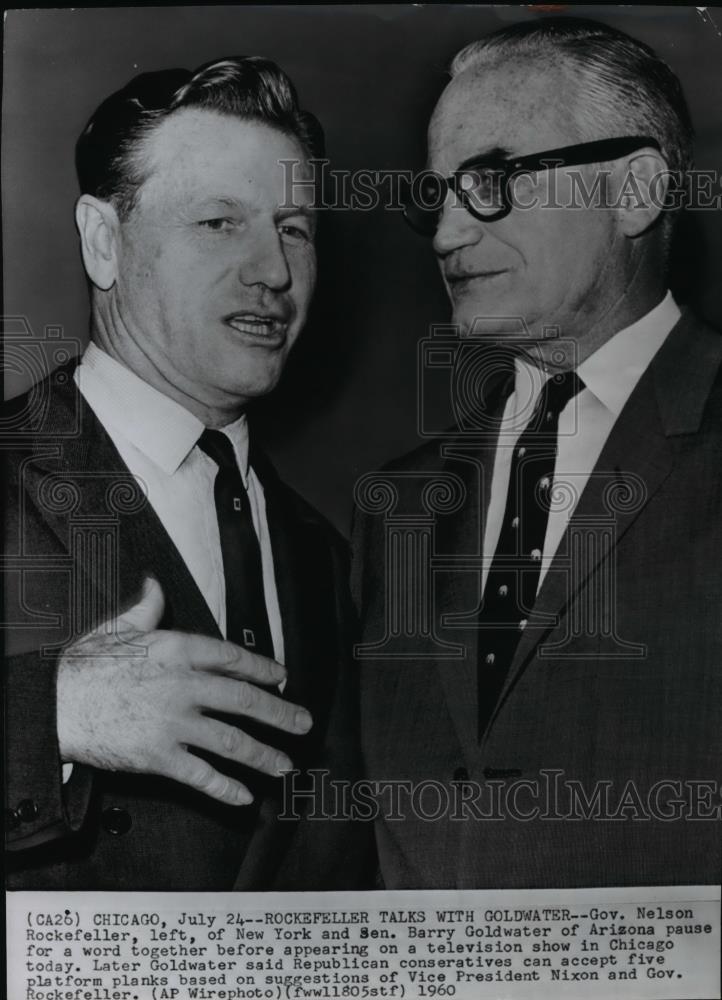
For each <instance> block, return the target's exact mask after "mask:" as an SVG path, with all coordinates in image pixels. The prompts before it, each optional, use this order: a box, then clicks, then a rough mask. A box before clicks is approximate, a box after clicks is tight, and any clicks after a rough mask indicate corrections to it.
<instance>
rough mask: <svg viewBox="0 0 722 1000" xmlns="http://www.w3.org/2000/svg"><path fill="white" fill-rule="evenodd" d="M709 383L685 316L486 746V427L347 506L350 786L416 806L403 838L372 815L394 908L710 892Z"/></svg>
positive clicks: (585, 503) (716, 587)
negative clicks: (352, 632)
mask: <svg viewBox="0 0 722 1000" xmlns="http://www.w3.org/2000/svg"><path fill="white" fill-rule="evenodd" d="M721 360H722V337H720V335H719V334H718V333H717V332H716V331H714V330H711V329H709V328H708V327H706V326H703V325H701V324H700V323H699V322H697V321H695V319H693V318H692V317H690V316H689V315H685V316H683V317H682V319H681V320H680V321H679V323H678V324H677V325H676V327H675V328H674V330H673V331H672V332H671V333H670V335H669V337H668V338H667V340H666V341H665V343H664V344H663V346H662V347H661V349H660V350H659V352H658V353H657V355H656V356H655V358H654V359H653V361H652V363H651V365H650V367H649V368H648V369H647V371H646V372H645V373H644V375H643V376H642V378H641V379H640V381H639V383H638V384H637V386H636V388H635V390H634V392H633V394H632V395H631V397H630V399H629V400H628V402H627V405H626V406H625V408H624V410H623V411H622V413H621V414H620V416H619V419H618V420H617V422H616V424H615V426H614V428H613V430H612V432H611V435H610V437H609V439H608V440H607V442H606V445H605V447H604V449H603V451H602V453H601V455H600V457H599V460H598V463H597V465H596V467H595V470H594V472H593V474H592V476H591V477H590V479H589V482H588V484H587V486H586V489H585V490H584V492H583V494H582V496H581V498H580V500H579V503H578V505H577V507H576V510H575V512H574V515H573V518H572V520H571V522H570V526H569V528H568V530H567V532H566V534H565V536H564V538H563V539H562V542H561V544H560V547H559V550H558V551H557V554H556V556H555V559H554V561H553V564H552V566H551V567H550V569H549V572H548V574H547V575H546V577H545V579H544V581H543V584H542V586H541V588H540V590H539V593H538V595H537V599H536V603H535V606H534V609H533V612H532V614H531V616H530V618H529V622H528V625H527V626H526V628H525V629H524V631H523V633H522V636H521V639H520V642H519V645H518V648H517V650H516V653H515V655H514V658H513V662H512V664H511V668H510V671H509V674H508V676H507V679H506V683H505V684H504V687H503V690H502V692H501V694H500V696H499V698H498V700H497V702H496V706H495V709H494V711H493V714H492V717H491V720H490V722H489V724H488V726H487V727H486V731H485V732H484V733H483V735H482V737H481V739H480V738H479V734H478V730H477V663H478V662H479V660H480V659H481V660H482V662H483V657H484V633H483V632H482V631H480V630H479V628H478V617H479V614H478V609H479V606H480V600H481V594H480V579H481V572H480V565H481V562H480V558H479V557H480V555H481V552H482V548H481V544H482V539H483V536H484V520H485V516H486V510H487V507H488V504H489V495H490V487H491V473H492V468H493V459H494V451H495V446H496V435H495V434H494V432H493V426H492V430H491V432H490V433H489V434H487V435H486V437H485V438H480V436H479V435H478V434H477V435H476V436H474V435H471V436H470V435H468V434H467V435H463V434H458V435H457V436H456V437H453V438H451V439H450V440H447V441H446V442H442V443H438V442H434V443H432V444H427V445H424V446H423V447H421V448H420V449H419V450H417V451H416V452H414V453H412V454H410V455H408V456H406V457H405V458H403V459H401V460H400V461H399V462H395V463H392V464H391V465H390V466H389V467H388V468H387V469H386V470H385V472H384V473H383V474H381V475H380V476H379V477H377V478H376V479H375V480H369V481H368V483H367V484H366V486H367V489H366V490H364V489H363V484H361V488H359V489H357V495H358V496H360V497H361V500H362V506H363V508H365V509H364V510H363V511H362V512H360V513H359V514H358V515H357V519H356V526H355V532H354V541H353V559H354V565H353V579H354V587H353V589H354V590H355V596H356V599H357V601H358V604H359V607H360V610H361V614H362V617H363V623H362V629H363V642H362V645H361V647H360V648H359V661H360V665H361V688H362V694H361V699H362V701H361V705H362V709H361V712H362V743H363V748H364V755H365V761H366V767H367V771H368V775H369V777H370V778H371V779H372V780H375V781H380V780H389V779H390V780H394V781H399V782H406V783H409V782H411V783H415V787H416V788H417V798H416V800H415V801H412V802H410V801H409V797H408V792H407V793H404V794H405V795H406V799H405V802H406V806H405V808H404V807H402V812H404V816H405V818H404V819H403V820H399V819H398V818H396V819H391V818H389V812H390V809H389V805H388V803H389V798H388V795H387V797H386V799H383V798H382V799H380V800H379V804H380V812H381V816H380V818H379V820H378V823H377V840H378V848H379V852H380V864H381V872H382V875H383V878H384V881H385V883H386V885H387V887H389V888H416V887H429V888H452V887H458V888H483V887H500V888H505V887H509V888H512V887H545V886H548V887H556V886H592V885H624V884H667V883H670V884H675V883H680V884H684V883H690V884H691V883H717V882H718V881H719V880H720V876H721V874H722V866H721V862H720V845H721V843H722V837H721V829H722V828H721V826H720V822H719V820H720V798H721V797H720V775H721V774H722V615H721V614H720V611H721V608H720V595H721V594H722V516H721V515H722V504H721V502H720V501H721V499H722V498H721V493H722V474H721V471H720V470H721V469H722V380H721V379H720V361H721ZM499 416H500V414H499V412H498V410H497V412H496V415H495V419H496V420H497V422H498V419H499ZM493 419H494V414H492V423H493ZM433 484H435V485H433ZM424 487H426V492H424ZM434 496H436V500H434ZM379 511H380V512H379ZM429 511H431V513H429ZM414 517H415V520H414ZM399 553H401V555H399ZM394 560H396V561H395V562H394ZM411 566H415V570H414V573H413V581H410V570H409V567H411ZM404 574H406V576H405V575H404ZM412 587H413V588H415V590H414V589H412ZM400 596H403V598H404V601H401V600H400ZM404 602H405V603H404ZM390 608H391V610H390ZM414 616H416V617H414ZM424 782H426V783H427V785H426V786H425V787H426V790H425V791H424V792H423V794H422V792H421V791H419V789H423V787H424V786H423V783H424ZM429 782H431V783H433V784H431V785H430V784H428V783H429ZM694 782H701V783H702V784H697V785H695V784H694ZM399 787H401V786H399ZM406 787H407V788H411V787H412V786H411V785H407V786H406ZM445 796H447V798H446V799H445V798H444V797H445ZM402 801H404V800H403V799H402ZM423 813H425V814H426V815H425V818H424V816H423V815H420V814H423Z"/></svg>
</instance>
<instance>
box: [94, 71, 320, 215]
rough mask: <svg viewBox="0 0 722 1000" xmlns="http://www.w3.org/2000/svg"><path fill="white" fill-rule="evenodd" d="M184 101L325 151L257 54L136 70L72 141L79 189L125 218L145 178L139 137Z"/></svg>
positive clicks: (286, 83)
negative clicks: (196, 65) (184, 66)
mask: <svg viewBox="0 0 722 1000" xmlns="http://www.w3.org/2000/svg"><path fill="white" fill-rule="evenodd" d="M182 108H204V109H206V110H209V111H217V112H219V113H220V114H224V115H230V116H233V117H236V118H239V119H241V120H243V121H251V122H261V123H263V124H266V125H269V126H271V127H272V128H275V129H278V130H279V131H281V132H283V133H284V134H286V135H289V136H291V137H293V138H295V139H296V140H297V141H298V142H299V144H300V145H301V147H302V149H303V150H304V152H305V153H306V155H307V156H309V158H322V157H323V155H324V136H323V129H322V128H321V125H320V123H319V122H318V120H317V119H316V118H315V117H314V115H312V114H311V113H310V112H309V111H304V110H303V109H301V108H300V107H299V104H298V98H297V95H296V89H295V87H294V86H293V83H292V82H291V80H290V79H289V77H288V76H286V74H285V73H284V72H283V70H281V69H280V68H279V67H278V66H277V65H276V63H274V62H272V61H271V60H270V59H264V58H262V57H261V56H232V57H229V58H226V59H217V60H215V61H213V62H209V63H205V64H204V65H203V66H201V67H199V68H198V69H197V70H195V71H190V70H186V69H169V70H160V71H158V72H155V73H141V74H140V75H139V76H136V77H134V78H133V79H132V80H131V81H130V83H128V84H126V86H125V87H123V88H122V90H119V91H117V92H116V93H114V94H112V95H111V96H110V97H108V98H107V99H106V100H105V101H103V103H102V104H101V105H100V107H99V108H98V109H97V110H96V111H95V113H94V114H93V115H92V117H91V118H90V121H89V122H88V124H87V125H86V126H85V128H84V129H83V131H82V133H81V135H80V138H79V139H78V141H77V144H76V147H75V167H76V170H77V174H78V182H79V184H80V190H81V192H82V193H83V194H91V195H93V196H94V197H96V198H101V199H103V200H104V201H111V202H112V203H113V204H114V205H115V208H116V211H117V212H118V215H119V217H120V218H121V219H125V218H127V216H128V214H129V213H130V212H131V210H132V208H133V206H134V204H135V202H136V198H137V194H138V189H139V188H140V186H141V185H142V184H143V182H144V181H145V180H146V178H147V168H146V167H145V165H144V163H143V159H142V156H141V152H142V144H143V140H144V139H145V138H146V137H147V136H148V135H150V133H151V132H152V131H153V130H154V129H155V128H157V126H158V125H159V124H160V123H161V122H162V121H163V120H164V119H165V118H167V117H169V115H172V114H173V113H174V112H176V111H179V110H181V109H182Z"/></svg>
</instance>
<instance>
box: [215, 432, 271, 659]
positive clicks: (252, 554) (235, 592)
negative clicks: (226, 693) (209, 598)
mask: <svg viewBox="0 0 722 1000" xmlns="http://www.w3.org/2000/svg"><path fill="white" fill-rule="evenodd" d="M198 446H199V447H200V448H201V449H202V450H203V451H204V452H205V453H206V455H208V456H209V457H210V458H212V459H213V461H214V462H215V463H216V465H217V466H218V472H217V474H216V480H215V486H214V496H215V501H216V516H217V517H218V531H219V534H220V539H221V552H222V555H223V575H224V577H225V581H226V637H227V638H228V639H230V640H231V642H235V643H237V644H238V645H239V646H245V647H246V649H250V650H252V651H253V652H254V653H260V654H261V655H262V656H269V657H272V656H273V641H272V639H271V629H270V626H269V624H268V612H267V610H266V601H265V597H264V591H263V567H262V563H261V547H260V545H259V543H258V536H257V535H256V531H255V528H254V527H253V518H252V517H251V505H250V502H249V500H248V493H247V492H246V488H245V486H244V485H243V479H242V478H241V473H240V470H239V468H238V464H237V462H236V456H235V453H234V451H233V445H232V444H231V442H230V440H229V439H228V438H227V437H226V435H225V434H223V433H222V432H221V431H212V430H208V429H207V428H206V430H204V431H203V433H202V434H201V436H200V438H199V440H198Z"/></svg>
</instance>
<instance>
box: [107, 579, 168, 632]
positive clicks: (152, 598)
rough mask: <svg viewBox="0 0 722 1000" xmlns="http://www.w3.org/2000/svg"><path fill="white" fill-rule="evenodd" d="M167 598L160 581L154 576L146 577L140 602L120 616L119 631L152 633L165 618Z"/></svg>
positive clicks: (118, 620) (117, 621)
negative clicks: (164, 595)
mask: <svg viewBox="0 0 722 1000" xmlns="http://www.w3.org/2000/svg"><path fill="white" fill-rule="evenodd" d="M164 607H165V598H164V597H163V591H162V590H161V586H160V584H159V583H158V581H157V580H156V579H155V577H153V576H146V578H145V579H144V580H143V589H142V591H141V595H140V600H139V601H138V602H137V604H134V605H133V606H132V607H131V608H128V610H127V611H124V612H123V613H122V614H120V615H118V617H117V618H116V625H117V627H118V629H120V630H123V629H133V630H137V631H138V632H152V631H153V629H154V628H156V627H157V626H158V623H159V622H160V620H161V618H162V617H163V609H164Z"/></svg>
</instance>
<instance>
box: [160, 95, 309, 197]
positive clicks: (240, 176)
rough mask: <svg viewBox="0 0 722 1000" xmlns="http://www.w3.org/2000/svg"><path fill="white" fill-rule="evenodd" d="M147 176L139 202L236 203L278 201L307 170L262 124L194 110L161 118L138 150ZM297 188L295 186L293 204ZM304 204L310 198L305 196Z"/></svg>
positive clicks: (292, 146) (295, 148) (287, 141)
mask: <svg viewBox="0 0 722 1000" xmlns="http://www.w3.org/2000/svg"><path fill="white" fill-rule="evenodd" d="M142 156H143V159H144V166H145V170H146V173H147V180H146V181H145V183H144V184H143V188H142V194H141V198H142V199H145V200H146V201H147V200H148V199H149V198H151V197H153V198H157V197H163V198H169V197H176V196H180V197H182V198H184V199H186V198H187V199H191V200H197V199H199V198H205V197H208V196H209V195H213V194H220V195H223V196H227V197H236V198H238V199H239V200H246V199H248V198H253V199H255V200H258V199H259V198H262V199H268V200H270V201H278V202H279V203H280V202H282V201H283V200H284V190H285V186H286V185H285V182H286V179H287V178H288V177H290V176H292V167H291V166H290V165H289V166H287V167H285V168H284V166H283V165H282V162H281V161H288V160H290V161H294V162H295V163H296V164H297V166H296V167H295V175H296V176H299V175H304V174H305V173H306V172H307V171H308V170H309V169H310V168H309V167H308V159H307V157H306V154H305V153H304V151H303V149H302V147H301V145H300V143H299V142H298V141H297V140H296V139H295V138H294V137H293V136H289V135H286V134H285V133H284V132H281V131H280V130H279V129H276V128H273V127H272V126H270V125H266V124H264V123H263V122H256V121H244V120H241V119H239V118H234V117H232V116H230V115H225V114H220V113H218V112H215V111H206V110H203V109H198V108H188V109H182V110H180V111H177V112H176V113H175V114H172V115H170V116H169V117H168V118H166V119H165V120H164V121H163V122H162V123H161V124H160V125H159V126H158V127H157V128H156V129H154V130H153V131H152V132H151V133H150V135H149V136H147V137H146V139H145V140H144V143H143V146H142ZM303 190H304V186H303V185H296V190H295V191H294V194H295V197H296V201H298V200H299V192H300V194H301V195H302V194H303ZM309 200H310V196H309Z"/></svg>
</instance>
